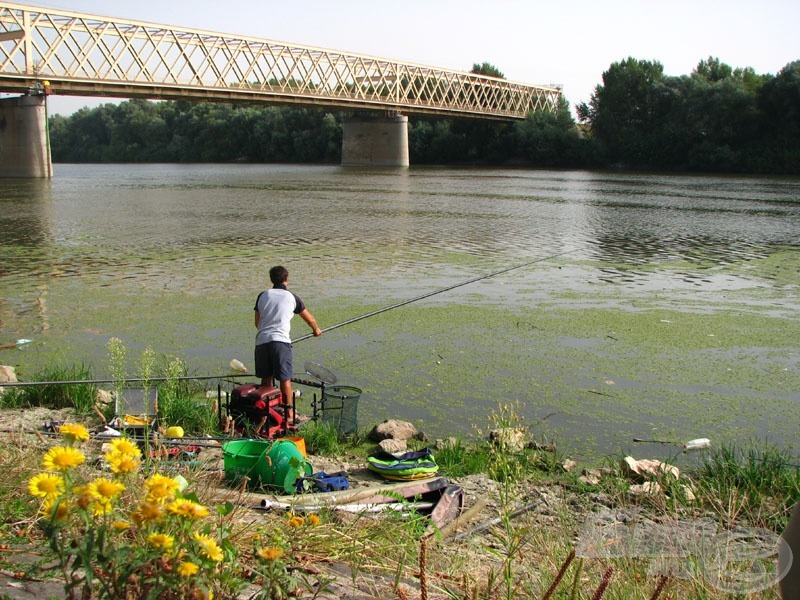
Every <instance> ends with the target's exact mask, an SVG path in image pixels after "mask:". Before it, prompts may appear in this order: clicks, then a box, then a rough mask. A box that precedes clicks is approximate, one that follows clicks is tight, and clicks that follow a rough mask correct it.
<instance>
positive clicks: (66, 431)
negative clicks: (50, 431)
mask: <svg viewBox="0 0 800 600" xmlns="http://www.w3.org/2000/svg"><path fill="white" fill-rule="evenodd" d="M58 432H59V433H60V434H61V435H63V436H64V438H65V439H66V440H67V441H68V442H73V443H74V442H85V441H86V440H88V439H89V431H88V430H87V429H86V427H84V426H83V425H81V424H80V423H64V424H63V425H62V426H61V427H59V428H58Z"/></svg>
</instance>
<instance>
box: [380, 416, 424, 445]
mask: <svg viewBox="0 0 800 600" xmlns="http://www.w3.org/2000/svg"><path fill="white" fill-rule="evenodd" d="M367 437H368V438H369V439H370V441H373V442H378V443H380V442H382V441H383V440H403V441H408V440H411V439H416V440H420V441H425V435H424V434H423V433H422V432H420V431H419V430H418V429H417V428H416V427H415V426H414V424H413V423H409V422H408V421H400V420H398V419H387V420H386V421H384V422H383V423H379V424H377V425H375V427H373V428H372V431H370V432H369V435H368V436H367Z"/></svg>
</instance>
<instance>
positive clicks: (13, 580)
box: [0, 408, 497, 600]
mask: <svg viewBox="0 0 800 600" xmlns="http://www.w3.org/2000/svg"><path fill="white" fill-rule="evenodd" d="M67 421H74V418H73V417H72V416H71V412H70V411H69V410H62V411H52V410H48V409H44V408H31V409H26V410H16V409H6V410H2V411H0V431H2V432H4V435H6V436H9V439H18V440H20V441H22V440H25V439H28V440H29V441H30V442H31V443H34V444H36V443H37V442H38V443H41V442H42V441H45V442H49V440H52V439H53V437H52V436H47V434H46V431H44V430H45V429H46V428H45V426H46V425H47V424H49V423H63V422H67ZM98 425H99V423H98ZM37 432H38V433H37ZM207 443H208V444H209V445H212V446H213V445H214V444H216V443H217V442H215V441H213V440H209V441H208V442H207ZM201 454H202V455H203V456H204V460H208V461H211V463H212V464H211V466H212V468H213V466H214V464H216V466H217V468H218V469H219V470H220V471H221V470H222V467H223V461H222V452H217V451H216V450H215V449H214V448H213V447H212V448H203V450H202V451H201ZM308 459H309V462H310V463H311V464H312V466H313V470H314V472H319V471H324V472H326V473H336V472H339V471H345V472H346V473H347V479H348V483H349V490H348V491H347V492H341V493H350V492H353V493H355V492H358V491H360V490H368V489H371V488H374V489H385V488H387V487H388V486H390V485H392V483H391V482H387V481H386V480H383V479H381V478H380V477H379V476H377V475H376V474H374V473H372V472H371V471H369V470H368V469H367V468H366V464H365V463H364V462H362V461H361V459H359V458H357V457H355V456H345V457H341V458H330V457H320V456H309V457H308ZM448 483H450V484H456V485H459V486H461V488H462V490H463V511H462V514H463V515H464V519H463V521H462V520H459V521H457V522H454V523H452V524H451V525H458V527H455V528H454V529H453V531H452V532H450V533H451V534H452V535H456V534H458V532H459V531H461V532H463V531H465V530H469V529H473V528H476V527H478V526H480V525H481V524H484V525H485V524H488V523H489V522H490V521H491V520H492V519H493V518H494V517H495V516H496V514H497V506H496V504H495V503H494V501H493V500H492V499H493V498H496V497H497V493H496V483H495V482H493V481H492V480H491V479H489V478H488V477H485V476H482V475H476V476H470V477H465V478H463V479H459V480H450V481H448ZM337 493H338V492H332V493H331V494H337ZM230 494H231V490H230V488H226V487H221V488H220V495H221V497H230ZM317 496H320V497H326V499H327V500H330V495H329V494H317ZM265 498H266V499H269V500H272V501H290V500H291V498H290V497H287V496H269V495H265V494H245V495H244V496H241V497H240V499H239V501H240V502H241V501H242V500H244V501H245V502H251V503H252V505H253V506H254V507H255V506H256V505H258V504H259V503H260V502H261V500H262V499H265ZM470 509H471V510H470ZM254 514H257V511H256V510H254ZM4 555H5V558H6V561H5V564H6V565H7V566H9V568H5V569H0V598H2V599H3V600H5V599H6V598H7V599H8V600H23V599H27V598H39V599H42V598H45V599H48V600H49V599H54V598H57V599H60V598H64V597H65V596H64V590H63V583H62V582H61V580H59V579H50V578H48V577H47V574H46V573H44V572H40V571H39V570H37V574H39V573H40V576H37V577H35V578H31V577H29V576H25V571H26V567H28V566H30V565H34V564H38V563H40V562H41V556H40V555H39V554H38V553H37V552H36V550H35V549H34V548H28V547H8V548H7V549H6V552H5V553H4ZM314 568H317V569H319V571H320V572H321V573H324V576H325V578H326V579H329V580H330V581H331V584H330V585H329V586H328V589H327V590H326V592H325V593H323V594H319V595H317V596H316V597H317V598H320V599H331V600H332V599H334V598H337V599H343V600H367V599H370V598H375V597H387V595H386V593H385V592H386V590H389V589H390V588H391V586H392V585H394V583H395V582H394V581H388V580H387V581H382V580H381V578H380V577H374V576H362V575H359V577H358V578H357V579H356V581H355V582H354V581H353V577H352V574H351V572H350V569H349V568H348V567H347V565H344V564H339V563H330V564H324V565H315V567H314ZM55 576H57V573H55V572H54V573H53V577H55ZM405 585H406V587H407V588H408V589H409V590H413V589H414V588H417V589H418V587H419V583H418V582H417V581H416V580H413V581H408V582H405ZM381 590H384V592H381ZM256 591H257V590H256V589H249V590H245V592H243V593H242V594H240V596H239V598H242V599H244V598H249V597H252V595H253V594H254V592H256ZM412 597H418V592H412ZM431 597H433V596H431Z"/></svg>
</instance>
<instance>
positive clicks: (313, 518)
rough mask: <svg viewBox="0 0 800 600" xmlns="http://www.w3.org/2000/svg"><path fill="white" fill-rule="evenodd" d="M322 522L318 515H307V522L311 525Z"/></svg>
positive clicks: (314, 525)
mask: <svg viewBox="0 0 800 600" xmlns="http://www.w3.org/2000/svg"><path fill="white" fill-rule="evenodd" d="M320 523H322V519H320V518H319V515H308V524H309V525H311V526H312V527H316V526H317V525H319V524H320Z"/></svg>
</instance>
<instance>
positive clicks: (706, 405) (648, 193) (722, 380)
mask: <svg viewBox="0 0 800 600" xmlns="http://www.w3.org/2000/svg"><path fill="white" fill-rule="evenodd" d="M798 234H800V180H798V179H778V178H750V177H748V178H744V177H714V176H680V175H652V174H627V173H613V174H609V173H593V172H585V171H570V172H562V171H533V170H489V169H447V168H416V167H412V168H411V169H407V170H372V169H343V168H339V167H325V166H283V165H281V166H275V165H63V164H59V165H55V177H54V178H53V179H52V180H51V181H28V180H5V181H0V239H1V240H2V241H1V242H0V343H7V342H13V341H15V340H17V339H31V340H33V342H32V343H30V344H26V345H23V346H21V347H19V348H16V349H12V350H0V362H2V363H5V364H12V365H15V366H16V368H17V372H18V375H19V376H20V378H21V379H26V378H33V377H36V375H37V373H41V372H42V369H44V367H45V366H47V365H53V364H60V365H70V364H82V365H86V366H88V367H89V368H90V369H91V371H92V372H93V374H94V375H95V376H96V377H107V376H108V355H107V342H108V340H109V338H111V337H118V338H120V339H121V340H123V342H124V344H125V347H126V349H127V357H128V361H129V363H130V365H129V374H130V375H135V371H136V368H137V366H136V364H137V363H136V361H137V357H138V356H139V355H140V353H141V351H142V349H144V348H145V347H151V348H152V349H153V350H155V352H156V353H157V354H158V356H159V357H160V359H161V360H168V359H169V358H171V357H179V358H181V359H182V360H184V361H185V363H186V365H187V368H188V369H189V371H190V372H191V373H192V374H196V375H216V374H225V373H227V372H228V370H229V369H228V364H229V362H230V360H231V359H232V358H238V359H239V360H241V361H242V362H244V363H245V364H246V365H250V364H251V363H252V342H253V335H254V328H253V322H252V321H253V317H252V307H253V304H254V301H255V297H256V294H257V293H258V291H260V289H262V288H263V286H265V285H266V280H267V271H268V269H269V267H270V266H272V265H273V264H284V265H285V266H286V267H287V268H288V269H289V271H290V288H291V289H292V290H293V291H295V292H296V293H297V294H299V295H300V296H301V297H302V298H303V300H304V301H305V302H306V304H307V306H308V307H309V309H310V310H311V312H312V313H314V314H315V316H316V317H317V318H318V320H319V322H320V325H321V326H322V327H323V328H328V327H331V326H334V325H337V324H339V323H342V322H345V321H348V320H350V319H352V318H354V317H357V316H359V315H364V314H368V313H370V312H372V311H376V310H378V309H381V308H383V307H387V306H392V305H394V304H397V303H401V302H403V301H406V300H409V299H413V298H416V297H418V296H420V295H425V294H428V293H430V292H434V291H437V290H441V289H444V288H449V287H451V286H455V285H457V284H460V283H463V282H465V281H470V280H472V279H477V278H481V277H483V276H486V275H491V274H493V273H496V272H498V271H505V270H506V269H509V268H511V267H519V268H513V269H511V270H508V271H505V272H503V273H499V274H497V275H495V276H491V277H486V278H483V279H479V280H477V281H473V282H472V283H469V284H467V285H463V286H458V287H455V288H453V289H451V290H448V291H445V292H442V293H440V294H434V295H432V296H430V297H428V298H425V299H422V300H419V301H415V302H412V303H409V304H406V305H403V306H401V307H398V308H396V309H393V310H390V311H386V312H383V313H380V314H377V315H375V316H372V317H369V318H366V319H363V320H360V321H357V322H354V323H352V324H348V325H345V326H342V327H336V328H333V329H331V330H330V331H328V332H326V333H325V334H324V335H323V336H322V337H321V338H316V339H308V340H303V341H301V342H298V343H297V344H296V345H295V357H296V359H295V363H296V371H297V370H298V369H299V370H300V371H301V372H302V370H303V369H302V366H303V364H304V363H305V361H313V362H317V363H320V364H323V365H324V366H326V367H327V368H329V369H330V370H332V371H333V372H334V373H336V374H337V376H338V378H339V383H340V384H345V385H352V386H355V387H358V388H360V389H362V390H363V393H362V396H361V398H360V400H359V425H360V426H362V427H365V426H368V425H370V424H372V423H374V422H376V421H379V420H382V419H385V418H395V417H396V418H405V419H410V420H413V421H415V422H416V423H417V424H418V425H419V426H420V427H421V428H422V429H423V430H424V431H425V432H426V433H427V434H428V435H429V436H430V437H442V436H446V435H450V434H455V435H465V436H469V435H472V434H473V433H475V434H478V433H482V432H483V431H484V430H485V429H487V428H488V427H489V426H490V425H492V424H493V423H494V422H496V421H497V419H498V418H500V419H501V420H502V419H504V418H505V416H504V415H507V414H508V413H507V410H508V408H506V409H503V408H502V407H510V408H511V409H513V411H514V413H515V414H518V415H519V417H520V419H521V420H522V424H523V425H524V426H526V427H528V428H529V429H530V431H531V433H532V434H533V435H534V436H536V437H537V438H539V439H547V440H555V441H556V442H557V443H558V444H559V446H560V447H561V448H562V449H563V450H564V451H565V452H566V453H569V454H574V455H576V456H590V455H596V454H598V453H600V454H604V453H615V452H636V453H639V454H647V453H659V452H660V453H663V452H669V451H673V450H675V449H676V448H677V446H672V445H670V444H639V443H637V444H634V443H633V442H632V440H633V438H641V439H656V440H659V441H669V442H676V443H679V442H682V441H686V440H688V439H692V438H696V437H709V438H712V441H713V442H714V443H729V442H742V441H743V440H761V441H766V442H769V443H773V442H774V443H776V444H779V445H781V446H789V447H791V448H794V445H795V442H796V431H797V427H798V425H800V411H798V403H799V402H800V328H799V327H798V325H797V323H798V316H800V298H798V284H800V235H798ZM521 265H524V266H521ZM306 333H308V330H307V327H306V326H305V324H304V323H303V322H302V321H301V320H299V319H296V320H295V321H294V323H293V337H294V338H295V339H297V338H298V337H300V336H301V335H304V334H306Z"/></svg>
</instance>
